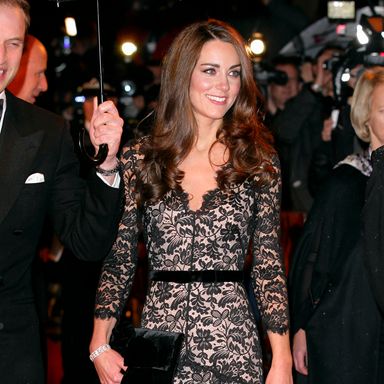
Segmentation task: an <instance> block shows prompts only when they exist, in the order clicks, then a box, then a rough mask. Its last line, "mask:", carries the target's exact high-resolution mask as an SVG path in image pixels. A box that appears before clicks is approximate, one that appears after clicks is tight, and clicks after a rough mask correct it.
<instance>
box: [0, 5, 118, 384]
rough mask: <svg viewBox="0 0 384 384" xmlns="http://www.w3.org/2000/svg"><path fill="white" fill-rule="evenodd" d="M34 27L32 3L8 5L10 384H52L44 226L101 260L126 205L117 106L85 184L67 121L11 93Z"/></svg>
mask: <svg viewBox="0 0 384 384" xmlns="http://www.w3.org/2000/svg"><path fill="white" fill-rule="evenodd" d="M28 25H29V5H28V2H27V1H26V0H0V105H1V109H2V110H1V113H0V185H1V188H0V381H1V383H2V384H26V383H29V384H41V383H43V382H44V373H43V364H42V358H41V349H40V339H39V325H38V319H37V314H36V307H35V303H34V297H33V290H32V284H31V264H32V261H33V259H34V257H35V252H36V246H37V243H38V240H39V236H40V233H41V229H42V226H43V223H44V219H45V218H46V216H47V215H48V216H49V217H50V219H51V220H52V223H53V227H54V231H55V232H56V233H57V234H58V236H59V237H60V240H61V241H62V243H63V244H64V245H65V246H66V247H68V248H70V249H71V250H72V251H73V252H74V254H75V255H77V256H78V257H79V258H81V259H84V260H97V259H101V258H103V257H104V255H105V254H106V253H107V252H108V251H109V249H110V247H111V245H112V243H113V240H114V238H115V235H116V230H117V225H118V221H119V216H120V207H121V198H122V196H121V195H122V193H121V192H122V191H121V189H122V188H121V186H120V175H119V170H120V167H119V163H118V160H117V158H116V154H117V151H118V148H119V144H120V137H121V133H122V126H123V121H122V119H121V118H120V117H119V115H118V112H117V109H116V107H115V105H114V104H113V103H112V102H111V101H107V102H105V103H102V104H100V105H99V106H97V102H96V101H95V107H96V108H95V112H94V115H93V119H92V123H91V126H90V130H89V133H90V138H91V142H92V144H93V146H94V147H95V151H96V152H97V151H98V148H99V146H100V144H102V143H106V144H108V149H109V151H108V156H107V157H106V159H105V161H104V162H103V163H102V164H100V166H99V167H97V169H96V170H92V171H91V172H90V174H89V177H88V179H87V180H86V181H84V180H83V179H81V178H80V177H79V172H78V171H79V169H78V168H79V164H78V159H77V157H76V154H75V151H74V148H73V143H72V140H71V137H70V132H69V129H68V127H67V125H66V123H65V121H64V120H63V119H62V118H61V117H59V116H56V115H55V114H52V113H51V112H48V111H45V110H43V109H41V108H38V107H36V106H34V105H32V104H31V103H27V102H25V101H23V100H21V99H19V98H17V97H15V96H14V95H13V94H12V93H10V92H9V91H8V90H6V89H5V88H6V87H7V86H8V84H9V83H10V82H11V81H12V79H13V78H14V76H15V75H16V73H17V71H18V68H19V65H20V60H21V57H22V52H23V45H24V39H25V34H26V30H27V27H28ZM96 171H97V172H96ZM79 327H81V324H79Z"/></svg>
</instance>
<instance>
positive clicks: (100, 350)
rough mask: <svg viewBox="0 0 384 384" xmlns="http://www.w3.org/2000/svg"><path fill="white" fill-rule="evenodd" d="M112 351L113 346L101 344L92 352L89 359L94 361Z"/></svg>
mask: <svg viewBox="0 0 384 384" xmlns="http://www.w3.org/2000/svg"><path fill="white" fill-rule="evenodd" d="M110 349H111V346H110V345H109V344H106V343H104V344H101V345H100V346H99V347H97V348H96V349H95V350H93V351H92V352H91V354H90V355H89V359H90V360H91V361H92V363H93V361H94V360H95V359H96V357H98V356H100V355H101V354H102V353H104V352H106V351H108V350H110Z"/></svg>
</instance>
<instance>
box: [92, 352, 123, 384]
mask: <svg viewBox="0 0 384 384" xmlns="http://www.w3.org/2000/svg"><path fill="white" fill-rule="evenodd" d="M93 363H94V365H95V368H96V372H97V374H98V376H99V379H100V383H101V384H120V383H121V380H123V375H124V373H123V372H124V371H125V370H126V369H127V368H128V367H127V366H126V365H124V359H123V357H122V356H121V355H120V354H119V353H118V352H116V351H115V350H113V349H109V350H108V351H105V352H103V353H102V354H101V355H99V356H97V357H96V358H95V360H94V361H93Z"/></svg>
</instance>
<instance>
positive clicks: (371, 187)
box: [363, 146, 384, 314]
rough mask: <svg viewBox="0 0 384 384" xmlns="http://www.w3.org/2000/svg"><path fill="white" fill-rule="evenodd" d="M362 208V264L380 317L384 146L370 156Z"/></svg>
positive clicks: (382, 303) (382, 302)
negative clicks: (368, 176)
mask: <svg viewBox="0 0 384 384" xmlns="http://www.w3.org/2000/svg"><path fill="white" fill-rule="evenodd" d="M372 167H373V172H372V174H371V177H370V178H369V180H368V184H367V189H366V200H365V206H364V209H363V220H364V224H363V225H364V246H365V256H364V257H365V260H364V261H365V265H366V267H367V270H368V277H369V282H370V285H371V288H372V291H373V295H374V296H375V299H376V301H377V304H378V306H379V309H380V311H381V313H382V314H384V278H383V276H384V146H382V147H380V148H378V149H377V150H376V151H374V152H373V153H372Z"/></svg>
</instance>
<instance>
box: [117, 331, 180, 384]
mask: <svg viewBox="0 0 384 384" xmlns="http://www.w3.org/2000/svg"><path fill="white" fill-rule="evenodd" d="M183 339H184V335H183V334H182V333H177V332H168V331H160V330H152V329H146V328H133V327H132V326H131V325H128V326H125V327H124V328H123V327H120V328H119V330H118V331H116V332H114V334H113V338H112V340H111V347H112V348H113V349H115V350H116V351H117V352H119V353H120V354H121V355H122V356H123V357H124V363H125V365H127V366H128V369H127V370H126V372H125V374H124V377H123V380H122V384H124V383H125V384H144V383H145V384H171V383H172V381H173V376H174V374H175V369H176V366H177V363H178V360H179V356H180V351H181V347H182V343H183Z"/></svg>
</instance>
